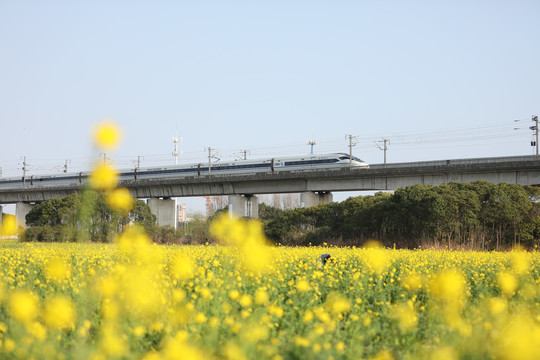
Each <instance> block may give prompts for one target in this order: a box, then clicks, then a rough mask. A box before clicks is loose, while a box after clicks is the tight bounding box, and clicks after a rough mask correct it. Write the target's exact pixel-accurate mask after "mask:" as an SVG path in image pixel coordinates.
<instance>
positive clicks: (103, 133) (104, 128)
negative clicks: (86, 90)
mask: <svg viewBox="0 0 540 360" xmlns="http://www.w3.org/2000/svg"><path fill="white" fill-rule="evenodd" d="M120 140H121V132H120V129H119V128H118V126H117V125H116V124H115V123H113V122H112V121H104V122H102V123H100V124H98V125H97V126H96V127H95V129H94V141H95V143H96V145H97V146H98V147H99V148H101V149H103V150H113V149H115V148H116V147H117V146H118V143H119V142H120Z"/></svg>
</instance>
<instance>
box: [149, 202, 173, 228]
mask: <svg viewBox="0 0 540 360" xmlns="http://www.w3.org/2000/svg"><path fill="white" fill-rule="evenodd" d="M148 207H149V208H150V211H151V212H152V214H154V215H156V218H157V224H158V226H170V227H172V228H174V229H176V201H175V200H174V199H171V198H167V199H157V198H152V199H148Z"/></svg>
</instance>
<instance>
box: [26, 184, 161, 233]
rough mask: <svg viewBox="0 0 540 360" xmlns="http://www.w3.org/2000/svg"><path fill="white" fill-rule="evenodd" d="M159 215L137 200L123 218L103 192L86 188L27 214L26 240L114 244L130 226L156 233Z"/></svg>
mask: <svg viewBox="0 0 540 360" xmlns="http://www.w3.org/2000/svg"><path fill="white" fill-rule="evenodd" d="M155 222H156V216H155V215H153V214H152V213H151V212H150V208H149V207H148V205H146V204H145V203H144V202H143V201H141V200H137V201H136V202H135V205H134V207H133V209H132V210H131V211H130V213H129V214H127V215H125V216H122V215H120V214H119V213H117V212H115V211H113V210H111V209H110V207H109V206H108V204H107V202H106V200H105V196H104V195H103V193H102V192H98V191H95V190H90V189H86V190H84V191H83V192H82V193H81V194H79V193H74V194H71V195H69V196H67V197H65V198H56V199H51V200H47V201H44V202H42V203H40V204H38V205H36V206H35V207H34V208H33V209H32V210H31V211H30V212H29V213H28V214H27V215H26V223H27V225H28V226H29V229H28V230H27V231H26V232H25V234H24V237H23V239H22V240H23V241H39V242H73V241H81V242H88V241H92V242H110V241H111V240H112V238H113V237H114V236H115V234H116V233H117V232H118V231H120V230H121V229H122V228H123V227H125V226H126V225H128V224H130V223H139V224H140V225H142V227H143V228H144V229H145V230H146V231H147V233H149V234H152V233H154V231H155V228H156V225H155Z"/></svg>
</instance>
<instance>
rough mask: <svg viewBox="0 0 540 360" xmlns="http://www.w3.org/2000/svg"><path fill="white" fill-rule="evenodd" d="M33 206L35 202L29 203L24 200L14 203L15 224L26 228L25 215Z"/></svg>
mask: <svg viewBox="0 0 540 360" xmlns="http://www.w3.org/2000/svg"><path fill="white" fill-rule="evenodd" d="M34 206H35V204H29V203H24V202H18V203H17V204H16V205H15V221H16V222H17V226H20V227H22V228H25V229H26V227H27V226H26V215H27V214H28V213H29V212H30V210H32V208H33V207H34Z"/></svg>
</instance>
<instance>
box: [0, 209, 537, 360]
mask: <svg viewBox="0 0 540 360" xmlns="http://www.w3.org/2000/svg"><path fill="white" fill-rule="evenodd" d="M253 224H255V223H251V222H246V221H241V220H236V221H230V220H228V219H225V218H224V219H222V220H221V224H220V226H222V227H224V228H226V227H228V228H229V229H228V231H229V232H237V233H238V234H242V236H247V237H248V238H249V236H254V235H256V234H257V231H256V230H253V228H252V227H254V228H256V227H257V225H253ZM223 230H224V229H220V230H219V231H223ZM215 231H216V230H215ZM228 241H230V239H229V240H228ZM244 246H246V247H247V248H248V249H249V248H253V247H257V245H253V244H249V241H246V244H241V245H220V246H181V247H180V246H156V245H153V244H150V242H149V241H148V239H147V238H146V236H145V235H144V234H142V233H139V232H137V230H136V229H132V231H130V232H129V233H127V234H124V235H121V236H120V237H119V239H118V242H117V244H116V245H97V244H5V245H3V246H2V247H1V249H0V279H1V281H0V303H1V305H0V358H5V359H10V358H13V359H29V358H34V359H51V358H66V359H111V358H117V359H141V358H142V359H363V358H365V359H407V358H409V359H460V358H475V359H476V358H486V359H489V358H493V359H518V358H519V359H538V358H540V285H539V281H540V279H539V275H540V274H539V265H540V257H539V255H538V253H536V252H534V253H526V252H520V251H514V252H509V253H478V252H451V251H434V250H425V251H423V250H417V251H408V250H391V249H381V248H361V249H357V248H323V247H312V248H287V247H268V246H265V245H260V247H261V248H260V249H258V250H257V251H258V252H259V253H258V254H257V255H256V256H257V257H256V259H257V261H256V262H255V261H253V259H251V258H250V255H249V250H246V249H245V248H244ZM322 253H329V254H331V256H332V257H331V259H333V261H329V262H327V263H326V265H324V266H322V264H321V263H320V262H318V261H317V258H318V257H320V255H321V254H322Z"/></svg>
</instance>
